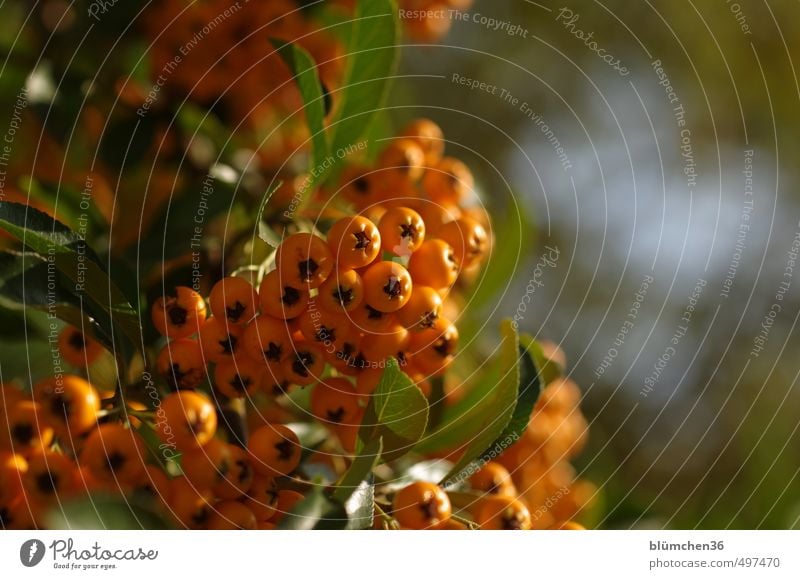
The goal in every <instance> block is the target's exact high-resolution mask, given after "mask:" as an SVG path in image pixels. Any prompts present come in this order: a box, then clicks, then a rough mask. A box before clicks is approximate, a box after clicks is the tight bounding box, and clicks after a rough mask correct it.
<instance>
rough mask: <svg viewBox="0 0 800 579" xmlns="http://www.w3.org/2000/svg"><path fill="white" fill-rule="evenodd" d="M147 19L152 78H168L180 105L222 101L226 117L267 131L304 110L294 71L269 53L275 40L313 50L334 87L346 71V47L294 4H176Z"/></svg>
mask: <svg viewBox="0 0 800 579" xmlns="http://www.w3.org/2000/svg"><path fill="white" fill-rule="evenodd" d="M141 21H142V26H143V29H144V32H145V34H146V35H147V36H149V37H150V38H151V39H152V43H153V44H152V47H151V48H150V50H149V55H150V61H151V69H152V72H153V79H154V80H155V79H157V78H166V82H164V88H163V90H164V92H166V93H168V94H170V95H172V96H173V97H174V98H177V99H179V102H180V99H183V98H189V99H191V100H193V101H196V102H200V103H203V104H212V103H216V101H217V99H219V103H217V104H221V106H222V108H223V109H224V113H225V115H226V117H225V118H230V119H232V120H233V122H234V123H236V122H239V121H247V123H248V125H249V126H250V127H251V128H258V129H259V130H260V131H263V134H268V133H269V132H270V131H271V130H272V128H274V127H276V126H277V125H279V124H280V123H282V122H283V120H284V119H285V117H286V116H287V114H284V113H291V112H293V111H296V110H298V109H299V108H301V107H302V102H301V101H300V95H299V93H298V91H297V90H296V88H295V86H294V85H293V83H292V75H291V73H290V72H289V69H288V68H287V67H286V65H285V64H284V63H283V61H282V60H281V58H280V56H279V55H278V54H277V53H273V54H270V52H271V50H269V49H268V46H269V44H268V41H269V39H270V38H280V39H285V40H287V41H293V42H296V43H297V44H299V45H300V46H302V47H303V48H305V49H306V50H308V51H309V53H311V55H312V56H313V57H314V59H315V61H316V62H317V63H318V65H319V66H318V71H319V74H320V78H321V80H322V82H323V83H324V84H325V86H326V87H327V88H328V90H333V89H334V88H335V87H336V86H337V83H338V82H340V77H341V73H342V70H343V68H344V64H343V59H342V58H340V57H341V56H342V55H341V46H340V44H339V43H338V42H337V41H336V39H335V38H334V37H333V36H332V35H331V34H330V33H329V32H327V31H325V30H322V27H321V26H320V25H319V24H318V23H316V22H314V21H313V20H311V19H309V18H308V17H307V15H306V13H305V12H304V11H301V10H298V8H297V5H296V4H295V3H294V2H292V1H291V0H270V1H269V2H241V3H235V4H231V2H229V1H228V0H201V1H198V2H192V3H191V4H190V5H186V4H185V3H180V2H174V3H173V2H170V3H166V4H164V5H159V6H157V7H151V8H149V9H147V10H145V11H144V13H143V14H142V19H141ZM158 104H159V103H156V105H158ZM298 139H300V137H298ZM297 142H299V143H301V142H302V140H298V141H297Z"/></svg>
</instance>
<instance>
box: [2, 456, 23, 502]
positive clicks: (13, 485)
mask: <svg viewBox="0 0 800 579" xmlns="http://www.w3.org/2000/svg"><path fill="white" fill-rule="evenodd" d="M27 470H28V461H26V460H25V457H23V456H22V455H21V454H15V453H13V452H9V451H6V450H0V508H2V505H9V504H11V502H12V501H13V500H14V499H16V498H17V497H18V496H19V495H20V493H22V477H23V475H24V474H25V473H26V472H27Z"/></svg>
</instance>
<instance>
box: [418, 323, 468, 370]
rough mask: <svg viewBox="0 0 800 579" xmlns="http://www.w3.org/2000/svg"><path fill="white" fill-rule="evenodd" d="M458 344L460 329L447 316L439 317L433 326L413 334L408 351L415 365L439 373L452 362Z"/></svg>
mask: <svg viewBox="0 0 800 579" xmlns="http://www.w3.org/2000/svg"><path fill="white" fill-rule="evenodd" d="M457 346H458V330H457V329H456V327H455V326H454V325H453V324H451V323H450V321H449V320H447V319H446V318H442V317H440V318H438V319H437V320H436V322H435V323H434V325H433V327H431V328H428V329H425V330H423V331H421V332H416V333H414V334H412V336H411V344H410V345H409V347H408V351H409V353H410V355H411V357H412V362H413V364H414V366H415V367H417V368H419V369H420V370H421V371H422V372H424V373H426V374H429V375H437V374H439V373H441V372H442V371H443V370H445V369H446V368H447V367H448V366H449V365H450V364H451V363H452V362H453V358H454V356H455V351H456V347H457Z"/></svg>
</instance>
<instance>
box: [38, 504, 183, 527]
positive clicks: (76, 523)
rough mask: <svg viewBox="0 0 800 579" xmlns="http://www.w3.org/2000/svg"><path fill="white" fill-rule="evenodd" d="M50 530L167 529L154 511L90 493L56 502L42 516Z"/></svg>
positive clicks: (163, 521) (165, 524)
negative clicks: (74, 498) (76, 498)
mask: <svg viewBox="0 0 800 579" xmlns="http://www.w3.org/2000/svg"><path fill="white" fill-rule="evenodd" d="M45 524H46V525H47V528H48V529H53V530H71V531H77V530H101V529H103V530H119V531H122V530H130V529H154V530H164V529H169V528H170V525H168V524H167V522H166V521H165V520H164V519H163V518H162V517H161V516H159V515H158V514H157V513H155V512H154V511H152V510H150V509H148V508H146V507H144V506H142V505H137V504H134V503H133V502H132V501H131V500H130V499H125V498H121V497H119V496H107V495H93V496H91V497H87V498H81V499H78V500H74V501H68V502H63V503H60V504H59V505H58V506H57V507H55V508H54V509H53V510H51V511H50V512H49V513H47V515H46V516H45Z"/></svg>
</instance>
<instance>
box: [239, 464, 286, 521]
mask: <svg viewBox="0 0 800 579" xmlns="http://www.w3.org/2000/svg"><path fill="white" fill-rule="evenodd" d="M244 504H245V505H247V508H249V509H250V510H251V511H253V514H255V516H256V518H257V519H258V520H259V521H266V520H268V519H270V518H272V516H273V515H275V508H276V507H277V506H278V485H276V484H275V479H274V478H272V477H268V476H263V475H255V477H254V479H253V483H252V485H251V486H250V490H249V491H248V492H247V497H246V498H245V500H244Z"/></svg>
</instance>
